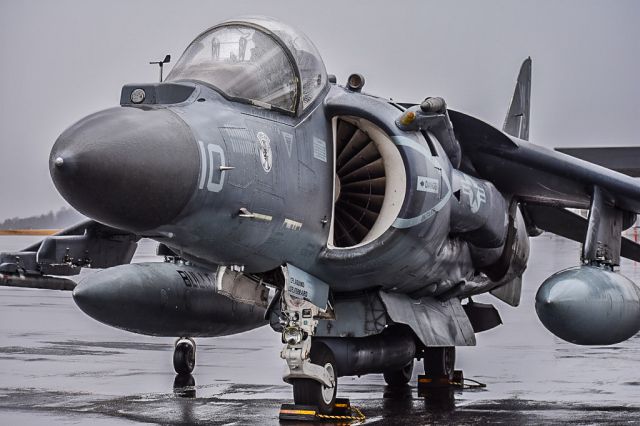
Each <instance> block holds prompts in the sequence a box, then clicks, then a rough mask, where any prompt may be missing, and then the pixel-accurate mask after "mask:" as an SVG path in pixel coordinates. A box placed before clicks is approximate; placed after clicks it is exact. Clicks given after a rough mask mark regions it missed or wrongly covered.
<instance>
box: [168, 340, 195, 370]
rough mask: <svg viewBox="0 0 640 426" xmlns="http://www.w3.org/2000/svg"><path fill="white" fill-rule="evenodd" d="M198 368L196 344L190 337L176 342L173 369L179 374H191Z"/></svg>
mask: <svg viewBox="0 0 640 426" xmlns="http://www.w3.org/2000/svg"><path fill="white" fill-rule="evenodd" d="M195 366H196V342H195V341H194V340H193V339H192V338H190V337H181V338H179V339H178V340H177V341H176V346H175V349H174V351H173V368H174V369H175V370H176V373H178V374H191V372H192V371H193V368H194V367H195Z"/></svg>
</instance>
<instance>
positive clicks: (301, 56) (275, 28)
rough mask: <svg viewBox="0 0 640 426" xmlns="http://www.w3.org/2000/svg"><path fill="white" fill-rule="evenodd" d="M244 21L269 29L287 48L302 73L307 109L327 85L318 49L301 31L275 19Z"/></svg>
mask: <svg viewBox="0 0 640 426" xmlns="http://www.w3.org/2000/svg"><path fill="white" fill-rule="evenodd" d="M244 20H246V21H247V22H250V23H254V24H256V25H260V26H261V27H263V28H267V29H268V30H269V31H271V32H272V33H274V34H275V35H276V36H278V38H279V39H280V40H281V41H282V42H283V43H284V45H285V46H287V49H289V51H290V52H291V55H292V56H293V57H294V59H295V61H296V65H297V66H298V70H299V71H300V78H301V79H302V108H303V109H306V108H307V107H308V106H309V105H310V104H311V103H312V102H313V101H314V100H315V99H316V98H317V97H318V95H320V93H321V92H322V89H324V87H325V86H326V85H327V71H326V70H325V67H324V62H323V61H322V58H321V57H320V53H319V52H318V49H316V47H315V46H314V44H313V43H312V42H311V40H309V38H308V37H307V36H306V35H304V34H303V33H302V32H301V31H299V30H297V29H295V28H293V27H291V26H289V25H287V24H285V23H283V22H279V21H277V20H275V19H273V18H267V17H260V16H255V17H246V18H244Z"/></svg>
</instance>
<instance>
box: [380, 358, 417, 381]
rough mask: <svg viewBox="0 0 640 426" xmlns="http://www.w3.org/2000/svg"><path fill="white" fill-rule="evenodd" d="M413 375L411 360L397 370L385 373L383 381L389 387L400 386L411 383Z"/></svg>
mask: <svg viewBox="0 0 640 426" xmlns="http://www.w3.org/2000/svg"><path fill="white" fill-rule="evenodd" d="M412 374H413V360H411V362H409V363H408V364H407V365H405V366H404V367H402V368H401V369H399V370H392V371H385V372H384V373H383V375H384V381H385V382H387V384H388V385H389V386H402V385H406V384H407V383H409V382H410V381H411V375H412Z"/></svg>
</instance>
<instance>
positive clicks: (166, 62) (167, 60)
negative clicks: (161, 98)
mask: <svg viewBox="0 0 640 426" xmlns="http://www.w3.org/2000/svg"><path fill="white" fill-rule="evenodd" d="M169 62H171V55H167V56H165V57H164V59H163V60H161V61H158V62H149V64H151V65H153V64H158V65H159V66H160V83H162V66H163V65H164V64H168V63H169Z"/></svg>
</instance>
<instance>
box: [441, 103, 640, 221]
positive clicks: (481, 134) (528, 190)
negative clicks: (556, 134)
mask: <svg viewBox="0 0 640 426" xmlns="http://www.w3.org/2000/svg"><path fill="white" fill-rule="evenodd" d="M449 114H450V117H451V121H452V122H453V126H454V129H455V131H456V135H457V136H458V140H459V142H460V144H461V147H462V150H463V157H464V158H466V161H465V162H463V168H465V169H466V170H465V171H468V172H470V173H472V174H474V175H476V176H478V177H481V178H483V179H487V180H490V181H491V182H493V184H494V185H495V186H496V187H497V188H498V189H499V190H500V191H502V192H504V193H507V194H512V195H514V196H516V197H517V198H518V199H520V200H522V201H526V202H529V203H531V204H540V205H549V206H555V207H574V208H582V209H588V208H589V207H590V203H591V196H592V194H593V192H594V188H595V187H599V188H600V189H601V190H603V191H604V193H605V194H606V195H607V197H608V201H609V202H610V203H612V204H613V206H615V208H617V209H619V210H622V211H626V212H632V213H640V182H638V181H637V180H636V179H634V178H631V177H629V176H626V175H623V174H621V173H618V172H615V171H613V170H609V169H607V168H605V167H602V166H599V165H597V164H593V163H590V162H588V161H584V160H581V159H579V158H575V157H572V156H569V155H566V154H563V153H561V152H557V151H554V150H551V149H548V148H545V147H542V146H538V145H535V144H533V143H531V142H527V141H524V140H521V139H518V138H515V137H512V136H509V135H507V134H505V133H503V132H501V131H500V130H498V129H496V128H494V127H492V126H491V125H489V124H487V123H485V122H483V121H481V120H478V119H476V118H474V117H471V116H469V115H466V114H463V113H460V112H457V111H451V110H450V111H449Z"/></svg>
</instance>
